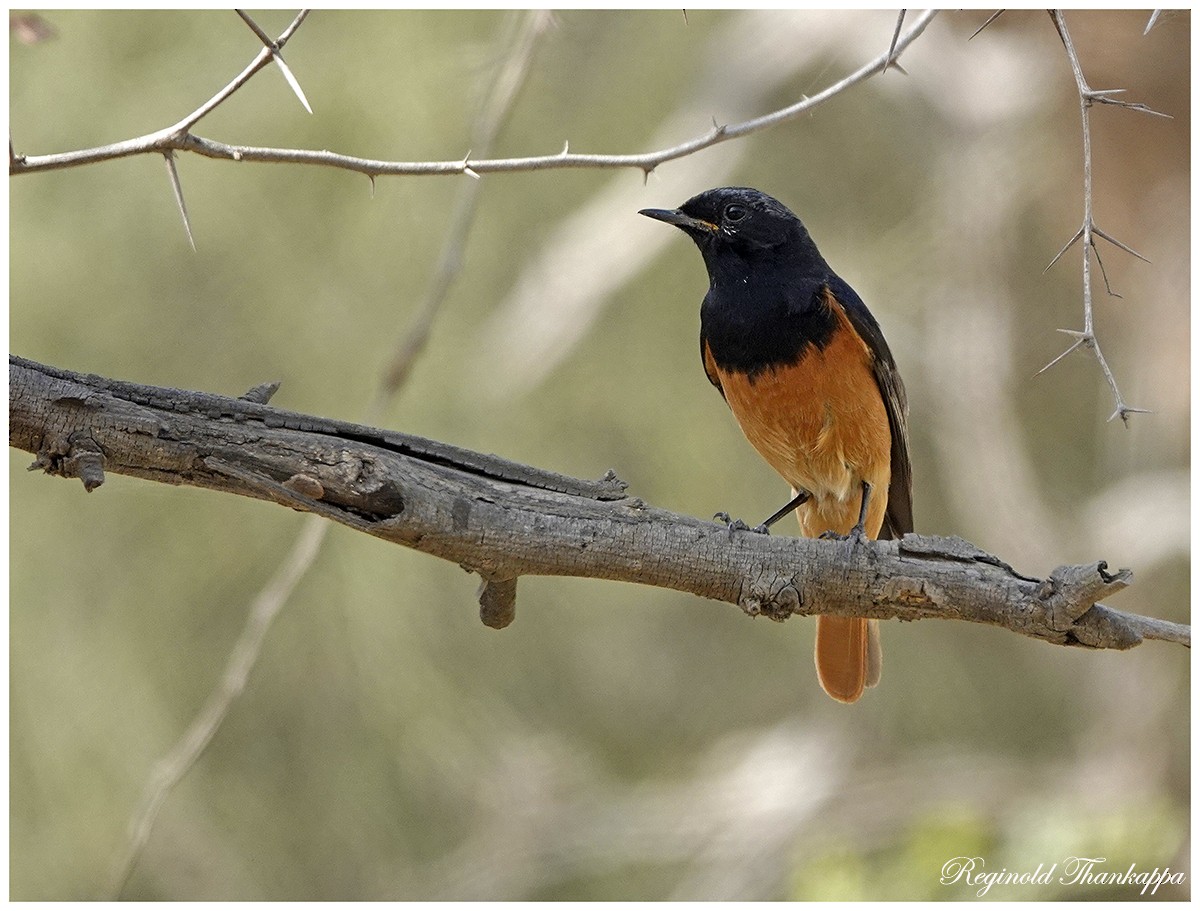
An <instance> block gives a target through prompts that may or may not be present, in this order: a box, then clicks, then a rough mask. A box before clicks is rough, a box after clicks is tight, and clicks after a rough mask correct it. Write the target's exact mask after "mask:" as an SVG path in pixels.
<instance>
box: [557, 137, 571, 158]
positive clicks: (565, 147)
mask: <svg viewBox="0 0 1200 911" xmlns="http://www.w3.org/2000/svg"><path fill="white" fill-rule="evenodd" d="M569 151H571V140H569V139H568V140H567V141H566V142H564V143H563V150H562V151H561V152H559V153H558V154H559V155H561V156H562V157H563V158H566V157H567V153H568V152H569Z"/></svg>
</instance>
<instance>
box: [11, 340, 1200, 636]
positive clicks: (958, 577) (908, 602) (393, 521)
mask: <svg viewBox="0 0 1200 911" xmlns="http://www.w3.org/2000/svg"><path fill="white" fill-rule="evenodd" d="M271 392H273V389H271V388H270V387H269V386H266V385H264V386H261V387H255V389H254V390H251V393H249V394H247V395H246V396H243V397H242V398H226V397H223V396H216V395H211V394H208V393H199V392H187V391H182V390H178V389H167V388H161V387H154V386H141V385H137V384H133V383H125V382H119V381H115V380H110V379H106V378H103V377H98V376H90V375H81V374H76V373H72V372H70V371H66V370H61V369H58V368H54V367H47V366H44V365H41V364H36V363H34V362H32V361H27V360H24V359H22V358H18V357H14V356H10V358H9V443H10V445H12V446H14V447H17V448H19V449H23V450H26V451H28V452H32V453H35V454H36V456H37V458H36V461H35V462H34V464H33V465H32V466H31V468H41V469H42V470H44V471H46V472H47V473H48V474H53V475H59V476H62V477H76V478H79V479H81V480H82V481H83V483H84V486H85V487H86V488H87V489H88V490H94V489H95V488H96V487H98V486H99V485H100V484H101V483H103V480H104V472H106V471H109V472H116V473H119V474H128V475H134V476H136V477H140V478H146V479H149V480H154V481H161V482H166V483H171V484H190V485H193V486H196V487H207V488H211V489H213V490H220V491H225V492H227V493H236V494H240V495H242V496H250V497H257V498H259V499H264V500H270V501H273V502H276V503H279V504H281V505H285V506H290V507H292V508H293V509H297V510H301V511H304V512H312V513H316V514H318V515H321V516H324V517H325V518H328V519H332V520H333V521H336V522H340V523H342V524H344V525H348V526H350V527H352V528H356V529H358V530H360V531H364V532H366V533H368V534H371V535H374V536H376V537H379V538H383V539H385V540H387V541H392V542H394V543H396V544H402V545H404V546H406V547H411V548H414V549H416V550H419V551H422V552H423V553H428V554H431V555H433V556H436V557H441V558H442V559H446V560H452V561H454V562H455V563H458V564H461V565H462V566H464V567H466V568H469V569H471V570H472V571H474V572H478V573H479V574H480V576H481V577H482V578H483V580H484V583H483V585H482V586H481V588H480V592H479V598H480V605H481V618H482V619H483V621H484V622H485V623H487V624H488V625H489V626H495V627H497V628H499V627H502V626H506V625H507V624H508V623H509V622H511V621H512V619H513V616H514V610H515V598H516V588H517V585H516V582H517V579H518V578H519V577H520V576H523V575H549V576H581V577H590V578H597V579H616V580H622V581H626V582H637V583H641V584H644V585H655V586H661V587H664V588H671V589H676V590H678V591H685V592H691V593H693V594H696V595H700V596H701V597H705V598H712V599H715V600H718V601H726V602H729V603H731V604H736V605H738V606H740V607H741V608H742V610H744V611H745V612H746V613H748V614H751V615H763V616H767V617H770V618H772V619H775V620H783V619H786V618H787V617H789V616H791V615H793V614H801V615H809V614H821V613H827V614H846V615H855V616H863V617H878V618H881V619H886V618H896V619H901V620H919V619H925V618H929V617H937V618H941V619H950V620H969V621H972V622H976V623H989V624H992V625H994V626H1001V627H1004V628H1006V629H1010V630H1013V631H1014V632H1018V633H1022V634H1024V635H1026V636H1032V637H1034V638H1037V639H1043V640H1045V641H1047V642H1052V643H1056V644H1059V645H1080V646H1087V647H1091V648H1118V649H1124V648H1130V647H1132V646H1134V645H1137V644H1139V643H1140V642H1141V641H1142V640H1143V639H1162V640H1166V641H1172V642H1179V643H1181V644H1184V645H1188V646H1190V644H1191V631H1190V627H1188V626H1184V625H1181V624H1176V623H1170V622H1168V621H1164V620H1156V619H1153V618H1149V617H1140V616H1136V615H1131V614H1125V613H1122V612H1120V611H1115V610H1112V609H1110V608H1107V607H1105V606H1103V605H1101V604H1099V603H1098V602H1099V600H1100V599H1101V598H1104V597H1107V596H1109V595H1112V594H1115V593H1116V592H1118V591H1120V590H1121V589H1122V588H1124V587H1125V586H1127V585H1129V584H1130V582H1131V581H1132V574H1131V573H1130V571H1129V570H1119V571H1117V572H1115V573H1109V572H1108V568H1107V566H1106V564H1105V563H1103V562H1100V561H1097V562H1095V563H1091V564H1085V565H1081V566H1063V567H1060V568H1059V569H1056V570H1055V571H1054V572H1053V573H1051V574H1050V576H1049V578H1047V579H1035V578H1031V577H1028V576H1023V575H1021V574H1020V573H1018V572H1016V571H1015V570H1013V569H1012V568H1011V567H1010V566H1008V565H1007V564H1006V563H1004V562H1003V561H1002V560H1000V559H998V558H997V557H994V556H992V555H990V554H987V553H985V552H983V551H981V550H979V549H978V548H976V547H974V546H973V545H971V544H969V543H968V542H966V541H964V540H962V539H961V538H954V537H951V538H939V537H929V536H924V535H906V536H905V537H904V538H903V539H902V540H900V541H872V542H869V543H865V544H859V545H857V546H851V545H849V544H847V543H844V542H838V541H822V540H815V539H809V538H793V537H773V536H765V535H759V534H754V533H752V532H736V533H733V534H732V535H731V534H730V532H729V531H728V530H727V529H726V528H725V526H724V525H718V524H714V523H713V522H706V521H701V520H699V519H694V518H691V517H688V516H682V515H677V514H674V513H670V512H667V511H665V510H661V509H656V508H654V507H652V506H649V505H647V504H646V503H643V502H642V501H641V500H639V499H637V498H636V497H632V496H627V495H626V493H625V485H624V484H623V483H622V482H621V481H619V480H618V479H617V478H616V477H615V476H614V475H613V474H612V473H611V472H610V473H609V474H608V475H607V476H605V477H604V478H601V479H600V480H598V481H584V480H579V479H576V478H570V477H567V476H565V475H561V474H557V473H555V472H550V471H544V470H542V469H537V468H532V467H529V466H525V465H520V464H518V463H515V462H510V461H508V460H506V459H502V458H499V457H496V456H491V455H485V454H482V453H476V452H471V451H469V450H464V449H459V448H458V447H454V446H450V445H448V444H445V443H439V442H436V441H431V440H424V439H422V438H420V437H413V436H409V435H406V434H402V433H398V432H395V431H388V430H379V429H376V428H371V427H363V426H360V425H356V424H350V423H346V422H342V421H334V420H328V419H325V418H320V417H314V416H311V415H304V414H299V413H296V412H289V411H284V410H281V409H277V408H272V407H271V406H269V405H267V404H265V400H266V398H269V397H270V394H271Z"/></svg>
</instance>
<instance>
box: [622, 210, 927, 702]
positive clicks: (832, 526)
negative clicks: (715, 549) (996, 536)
mask: <svg viewBox="0 0 1200 911" xmlns="http://www.w3.org/2000/svg"><path fill="white" fill-rule="evenodd" d="M640 214H642V215H646V216H648V217H650V218H655V219H658V220H659V221H663V222H666V223H667V224H671V225H675V226H676V227H678V228H680V229H682V230H683V232H684V233H685V234H687V235H688V236H689V237H690V238H691V239H692V240H694V241H695V242H696V246H698V247H699V248H700V253H701V255H702V256H703V257H704V265H705V266H706V267H707V269H708V279H709V289H708V293H707V294H706V295H705V296H704V302H703V303H702V304H701V305H700V354H701V357H702V358H703V362H704V372H705V373H706V374H708V379H709V381H710V382H711V383H712V384H713V385H714V386H716V387H717V391H718V392H720V393H721V395H722V396H723V397H724V398H725V401H726V402H727V403H728V405H729V408H730V410H731V411H732V412H733V416H734V418H736V419H737V422H738V424H739V425H740V426H741V428H742V432H743V433H744V434H745V435H746V438H747V439H748V440H749V441H750V443H751V444H752V445H753V446H754V448H755V449H757V450H758V452H759V455H761V456H762V457H763V458H764V459H766V460H767V462H768V464H770V466H771V467H772V468H774V469H775V470H776V471H777V472H779V474H781V475H782V476H783V478H784V480H786V481H787V482H788V483H789V484H791V485H792V489H793V493H794V498H793V499H792V500H791V502H789V503H788V504H787V505H786V506H785V507H784V508H783V509H781V510H779V511H778V512H777V513H775V515H773V516H772V517H771V518H769V519H768V520H767V521H766V522H764V523H763V524H762V525H760V526H758V527H757V528H756V529H753V530H755V531H761V532H766V531H767V529H768V527H769V526H770V525H771V524H773V523H774V522H775V521H777V520H778V519H780V518H782V517H783V516H785V515H787V514H788V513H789V512H791V511H792V510H795V511H796V512H797V514H798V516H799V519H800V529H801V531H802V533H803V534H804V535H806V536H808V537H818V536H822V535H825V536H836V537H849V538H851V539H852V540H857V539H861V537H862V536H863V535H864V534H865V535H866V536H868V537H871V538H884V539H890V538H899V537H900V536H901V535H903V534H904V533H905V532H909V531H912V528H913V522H912V469H911V467H910V465H909V459H908V426H907V420H908V418H907V412H908V404H907V400H906V398H905V393H904V384H903V383H902V382H901V381H900V374H899V372H898V371H897V369H896V362H895V361H894V360H893V358H892V353H891V351H890V350H888V346H887V342H885V341H884V338H883V333H882V332H881V331H880V329H879V324H878V323H876V322H875V318H874V317H873V316H872V315H871V311H870V310H868V309H867V306H866V304H864V303H863V302H862V300H861V299H860V298H859V296H858V295H857V294H855V293H854V289H853V288H851V287H850V286H849V285H848V284H846V283H845V282H844V281H843V280H842V279H841V278H839V277H838V276H837V274H836V273H834V271H833V270H832V269H831V268H830V267H829V264H828V263H826V262H825V259H824V258H823V257H822V256H821V254H820V252H819V251H818V250H817V245H816V244H815V243H813V240H812V238H811V237H810V236H809V234H808V230H807V229H806V228H805V227H804V225H803V224H802V223H801V221H800V219H799V218H797V217H796V216H795V215H794V214H792V212H791V210H790V209H788V208H787V206H785V205H783V204H782V203H781V202H779V201H778V200H776V199H773V198H772V197H770V196H768V195H767V194H765V193H761V192H759V191H758V190H752V189H749V188H747V187H722V188H719V189H715V190H706V191H705V192H703V193H701V194H699V195H698V196H693V197H692V198H691V199H689V200H688V201H687V202H685V203H684V204H683V205H682V206H680V207H679V208H678V209H643V210H642V211H641V213H640ZM718 518H723V519H725V521H727V522H729V517H728V516H727V515H725V514H724V513H718ZM730 527H731V528H734V529H737V528H743V529H744V528H747V526H746V525H745V524H744V523H742V522H740V521H736V522H730ZM882 662H883V655H882V651H881V650H880V645H879V625H878V621H876V620H868V619H865V618H861V617H837V616H831V615H822V616H819V617H818V618H817V639H816V664H817V677H818V679H819V680H820V682H821V686H822V688H823V689H824V690H825V692H826V693H828V694H829V695H830V696H832V697H833V698H834V699H837V700H839V701H841V702H855V701H857V700H858V698H859V697H860V696H862V692H863V688H864V687H868V686H874V685H875V684H876V683H878V682H879V675H880V671H881V668H882Z"/></svg>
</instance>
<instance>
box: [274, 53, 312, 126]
mask: <svg viewBox="0 0 1200 911" xmlns="http://www.w3.org/2000/svg"><path fill="white" fill-rule="evenodd" d="M271 56H272V57H274V58H275V62H276V63H277V64H278V65H279V71H280V72H281V73H283V78H284V79H286V80H287V84H288V85H290V86H291V87H292V91H293V92H295V93H296V97H297V98H299V99H300V103H301V104H302V105H304V110H306V111H308V113H310V114H311V113H312V112H313V109H312V105H310V104H309V103H308V99H307V98H305V97H304V89H302V88H300V83H299V81H297V79H296V76H295V74H293V73H292V68H291V67H290V66H288V65H287V64H286V63H284V62H283V55H282V54H280V53H279V52H278V51H273V52H272V53H271Z"/></svg>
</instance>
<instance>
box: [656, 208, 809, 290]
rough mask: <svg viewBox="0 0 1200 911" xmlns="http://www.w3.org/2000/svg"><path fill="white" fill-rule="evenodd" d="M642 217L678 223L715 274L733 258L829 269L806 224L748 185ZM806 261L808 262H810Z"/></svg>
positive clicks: (711, 273) (750, 261)
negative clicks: (809, 234) (785, 262)
mask: <svg viewBox="0 0 1200 911" xmlns="http://www.w3.org/2000/svg"><path fill="white" fill-rule="evenodd" d="M638 214H640V215H645V216H647V217H649V218H655V219H657V220H659V221H665V222H666V223H667V224H670V225H675V226H676V227H678V228H680V229H681V230H682V231H683V232H684V233H685V234H687V235H688V236H689V237H690V238H691V239H692V240H694V241H695V242H696V246H698V247H699V248H700V253H701V254H702V255H703V256H704V262H705V265H707V266H708V271H709V274H710V275H713V274H715V272H716V271H718V267H719V266H720V265H722V264H726V263H728V262H729V261H730V260H742V261H745V262H746V263H747V264H750V263H754V262H756V261H759V260H762V259H770V260H772V261H775V262H781V261H784V260H791V261H792V263H791V265H793V267H794V266H797V265H802V264H804V265H811V266H817V265H818V264H819V265H821V266H824V261H823V260H822V259H821V255H820V253H818V252H817V248H816V245H815V244H814V243H813V242H812V238H810V237H809V236H808V231H807V230H806V229H805V227H804V224H803V223H802V222H801V221H800V219H799V218H797V217H796V216H795V215H794V214H793V213H792V210H791V209H789V208H788V207H787V206H785V205H784V204H783V203H781V202H780V201H779V200H777V199H775V198H773V197H771V196H768V195H767V194H766V193H763V192H761V191H759V190H752V189H750V188H749V187H719V188H717V189H715V190H705V191H704V192H703V193H700V194H699V195H697V196H693V197H692V198H691V199H689V200H688V201H687V202H685V203H684V204H683V205H682V206H680V207H679V208H678V209H642V210H641V212H639V213H638ZM805 261H807V262H805Z"/></svg>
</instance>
